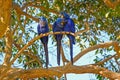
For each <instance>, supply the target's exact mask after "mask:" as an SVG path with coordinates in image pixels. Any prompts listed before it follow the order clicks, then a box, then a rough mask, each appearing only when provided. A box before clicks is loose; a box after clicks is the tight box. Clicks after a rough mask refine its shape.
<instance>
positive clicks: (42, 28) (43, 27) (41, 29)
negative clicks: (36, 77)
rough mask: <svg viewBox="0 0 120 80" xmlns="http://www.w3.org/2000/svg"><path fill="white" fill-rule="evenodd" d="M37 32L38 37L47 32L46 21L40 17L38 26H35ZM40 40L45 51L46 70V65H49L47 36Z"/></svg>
mask: <svg viewBox="0 0 120 80" xmlns="http://www.w3.org/2000/svg"><path fill="white" fill-rule="evenodd" d="M37 32H38V35H40V34H43V33H47V32H49V27H48V23H47V20H46V18H45V17H43V16H41V17H40V18H39V23H38V26H37ZM40 40H41V42H42V44H43V46H44V51H45V56H46V68H48V64H49V57H48V36H44V37H42V38H40Z"/></svg>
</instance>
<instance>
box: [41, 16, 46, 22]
mask: <svg viewBox="0 0 120 80" xmlns="http://www.w3.org/2000/svg"><path fill="white" fill-rule="evenodd" d="M39 20H41V21H47V20H46V18H45V17H43V16H41V17H40V18H39Z"/></svg>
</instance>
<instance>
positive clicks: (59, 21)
mask: <svg viewBox="0 0 120 80" xmlns="http://www.w3.org/2000/svg"><path fill="white" fill-rule="evenodd" d="M56 23H57V26H58V27H63V19H62V18H57V20H56Z"/></svg>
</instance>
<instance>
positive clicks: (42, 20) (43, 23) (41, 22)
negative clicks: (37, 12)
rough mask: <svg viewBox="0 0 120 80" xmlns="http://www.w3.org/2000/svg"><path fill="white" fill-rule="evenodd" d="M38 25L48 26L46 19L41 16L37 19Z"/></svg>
mask: <svg viewBox="0 0 120 80" xmlns="http://www.w3.org/2000/svg"><path fill="white" fill-rule="evenodd" d="M39 24H40V25H41V26H45V25H47V24H48V23H47V19H46V18H45V17H43V16H41V17H40V18H39Z"/></svg>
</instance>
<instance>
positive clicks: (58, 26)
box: [53, 18, 63, 65]
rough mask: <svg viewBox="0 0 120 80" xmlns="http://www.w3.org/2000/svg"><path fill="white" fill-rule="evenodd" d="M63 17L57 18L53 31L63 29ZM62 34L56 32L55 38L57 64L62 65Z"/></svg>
mask: <svg viewBox="0 0 120 80" xmlns="http://www.w3.org/2000/svg"><path fill="white" fill-rule="evenodd" d="M62 21H63V20H62V19H61V18H57V20H56V21H55V22H54V24H53V32H60V31H63V23H62ZM62 36H63V35H62V34H56V35H55V39H56V41H57V64H58V65H60V48H61V39H62Z"/></svg>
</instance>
